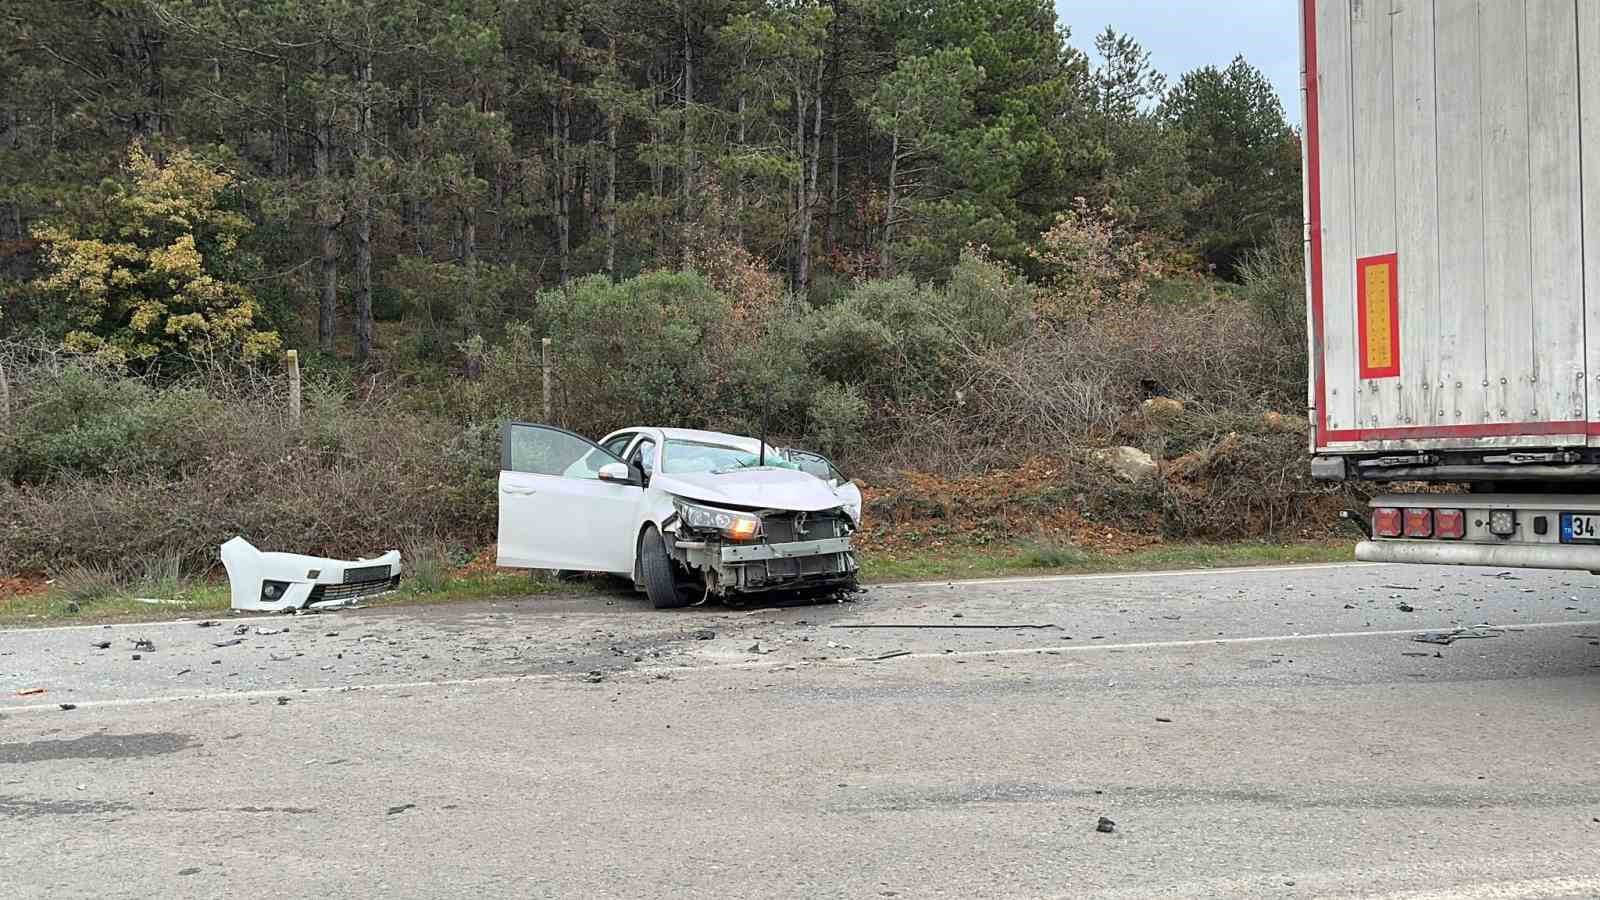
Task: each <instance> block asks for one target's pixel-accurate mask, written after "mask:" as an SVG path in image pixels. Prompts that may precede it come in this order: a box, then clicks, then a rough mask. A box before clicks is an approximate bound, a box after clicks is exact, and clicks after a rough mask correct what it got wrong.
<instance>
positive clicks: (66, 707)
mask: <svg viewBox="0 0 1600 900" xmlns="http://www.w3.org/2000/svg"><path fill="white" fill-rule="evenodd" d="M56 705H57V706H59V707H61V708H62V709H64V710H68V711H69V712H70V711H71V710H74V709H77V708H78V704H76V703H57V704H56Z"/></svg>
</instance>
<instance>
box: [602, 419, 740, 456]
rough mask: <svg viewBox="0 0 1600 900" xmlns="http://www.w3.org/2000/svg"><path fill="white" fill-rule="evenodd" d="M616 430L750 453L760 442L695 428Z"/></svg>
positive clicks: (642, 426) (642, 427) (643, 426)
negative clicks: (715, 445)
mask: <svg viewBox="0 0 1600 900" xmlns="http://www.w3.org/2000/svg"><path fill="white" fill-rule="evenodd" d="M617 431H618V432H623V431H636V432H654V433H656V434H659V435H661V438H662V440H668V441H694V442H696V443H700V444H719V445H721V446H724V447H734V448H737V449H739V450H746V451H749V452H750V453H756V452H759V451H760V449H761V442H760V441H759V440H757V439H755V438H753V437H745V436H743V435H738V434H727V433H724V432H721V431H701V430H699V429H696V428H652V427H649V426H647V425H639V426H634V427H632V428H619V429H617ZM767 447H768V448H771V447H772V445H771V444H768V445H767Z"/></svg>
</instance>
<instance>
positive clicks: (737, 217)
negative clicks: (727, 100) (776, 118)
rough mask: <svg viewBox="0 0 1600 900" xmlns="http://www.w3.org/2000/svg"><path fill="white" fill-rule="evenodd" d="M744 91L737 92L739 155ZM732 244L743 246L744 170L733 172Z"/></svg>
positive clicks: (742, 124) (738, 169) (741, 148)
mask: <svg viewBox="0 0 1600 900" xmlns="http://www.w3.org/2000/svg"><path fill="white" fill-rule="evenodd" d="M744 103H745V100H744V91H740V92H739V144H738V147H739V153H741V154H742V153H744V141H745V121H744ZM733 242H734V243H735V244H737V245H739V246H740V247H743V246H744V170H743V169H742V168H737V167H736V168H735V169H734V172H733Z"/></svg>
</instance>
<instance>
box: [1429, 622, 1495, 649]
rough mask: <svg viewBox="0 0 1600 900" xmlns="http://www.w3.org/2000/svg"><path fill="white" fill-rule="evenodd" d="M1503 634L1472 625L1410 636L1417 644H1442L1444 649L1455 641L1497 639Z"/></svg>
mask: <svg viewBox="0 0 1600 900" xmlns="http://www.w3.org/2000/svg"><path fill="white" fill-rule="evenodd" d="M1504 634H1505V629H1503V628H1494V627H1492V626H1489V625H1473V626H1471V627H1468V628H1452V629H1451V630H1449V631H1424V632H1422V633H1421V634H1415V635H1412V636H1411V639H1412V640H1413V641H1416V642H1417V643H1419V644H1442V645H1444V646H1446V647H1448V646H1450V645H1451V644H1453V643H1455V642H1456V641H1464V640H1470V639H1474V638H1497V637H1500V636H1501V635H1504Z"/></svg>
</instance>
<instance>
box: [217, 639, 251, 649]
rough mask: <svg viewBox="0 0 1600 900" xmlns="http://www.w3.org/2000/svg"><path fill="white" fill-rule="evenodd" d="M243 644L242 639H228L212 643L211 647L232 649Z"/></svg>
mask: <svg viewBox="0 0 1600 900" xmlns="http://www.w3.org/2000/svg"><path fill="white" fill-rule="evenodd" d="M242 643H244V638H229V639H227V640H225V641H212V642H211V646H213V647H234V646H238V645H239V644H242Z"/></svg>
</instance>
